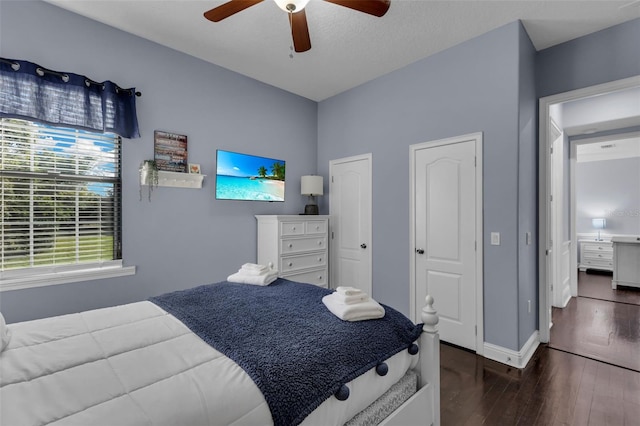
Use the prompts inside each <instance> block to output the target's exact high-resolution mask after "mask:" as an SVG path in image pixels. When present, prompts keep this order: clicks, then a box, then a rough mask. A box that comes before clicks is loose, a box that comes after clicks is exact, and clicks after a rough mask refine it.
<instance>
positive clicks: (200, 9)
mask: <svg viewBox="0 0 640 426" xmlns="http://www.w3.org/2000/svg"><path fill="white" fill-rule="evenodd" d="M45 1H47V2H48V3H51V4H54V5H57V6H60V7H62V8H64V9H68V10H70V11H73V12H75V13H78V14H80V15H84V16H86V17H89V18H92V19H94V20H96V21H99V22H102V23H105V24H108V25H110V26H113V27H115V28H119V29H121V30H124V31H126V32H129V33H132V34H135V35H138V36H140V37H143V38H145V39H148V40H151V41H154V42H157V43H159V44H162V45H165V46H168V47H171V48H173V49H176V50H179V51H182V52H185V53H187V54H189V55H192V56H195V57H197V58H200V59H203V60H205V61H208V62H211V63H214V64H217V65H220V66H222V67H224V68H227V69H230V70H233V71H236V72H238V73H240V74H244V75H246V76H248V77H252V78H254V79H256V80H259V81H262V82H264V83H267V84H270V85H273V86H276V87H279V88H281V89H284V90H287V91H289V92H292V93H295V94H298V95H300V96H304V97H306V98H309V99H312V100H315V101H321V100H323V99H326V98H328V97H331V96H333V95H336V94H338V93H340V92H343V91H345V90H348V89H350V88H352V87H355V86H358V85H360V84H362V83H364V82H366V81H369V80H372V79H374V78H376V77H379V76H381V75H384V74H386V73H388V72H390V71H393V70H396V69H399V68H402V67H404V66H405V65H408V64H410V63H412V62H415V61H417V60H420V59H422V58H425V57H427V56H429V55H432V54H434V53H437V52H439V51H442V50H444V49H446V48H449V47H451V46H454V45H456V44H459V43H461V42H463V41H465V40H469V39H471V38H473V37H476V36H478V35H480V34H483V33H486V32H488V31H490V30H492V29H495V28H498V27H500V26H502V25H504V24H507V23H509V22H513V21H515V20H518V19H520V20H522V22H523V24H524V27H525V29H526V30H527V33H528V34H529V37H530V38H531V40H532V42H533V44H534V46H535V48H536V49H537V50H541V49H544V48H547V47H550V46H554V45H556V44H559V43H562V42H565V41H568V40H571V39H574V38H577V37H581V36H583V35H586V34H589V33H592V32H595V31H599V30H601V29H604V28H607V27H610V26H613V25H616V24H619V23H622V22H625V21H628V20H631V19H634V18H638V17H640V1H638V0H622V1H616V0H587V1H578V0H568V1H567V0H565V1H561V0H540V1H528V0H513V1H509V0H494V1H485V0H468V1H462V0H448V1H433V0H391V7H390V8H389V11H388V12H387V14H386V15H385V16H383V17H382V18H376V17H373V16H370V15H366V14H364V13H360V12H356V11H353V10H351V9H347V8H344V7H341V6H337V5H335V4H331V3H327V2H324V1H322V0H311V2H310V3H309V5H307V8H306V15H307V20H308V24H309V32H310V36H311V45H312V48H311V50H309V51H308V52H304V53H300V54H295V55H294V56H293V58H290V57H289V55H290V53H291V50H290V46H291V39H290V37H291V36H290V30H289V22H288V17H287V14H286V13H284V12H283V11H282V10H280V9H279V8H278V6H277V5H276V4H275V3H274V2H273V1H271V0H265V1H263V2H262V3H260V4H258V5H255V6H252V7H250V8H248V9H246V10H244V11H242V12H239V13H237V14H235V15H233V16H231V17H229V18H227V19H225V20H223V21H221V22H218V23H214V22H210V21H208V20H206V19H205V18H204V17H203V13H204V12H205V11H207V10H209V9H212V8H214V7H216V6H219V5H221V4H223V3H225V1H212V0H164V1H160V0H135V1H131V0H129V1H125V0H45Z"/></svg>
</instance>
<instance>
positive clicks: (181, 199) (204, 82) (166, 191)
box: [0, 1, 317, 322]
mask: <svg viewBox="0 0 640 426" xmlns="http://www.w3.org/2000/svg"><path fill="white" fill-rule="evenodd" d="M0 43H1V44H0V48H1V52H0V55H1V56H3V57H6V58H13V59H24V60H28V61H31V62H35V63H38V64H39V65H42V66H44V67H46V68H50V69H53V70H59V71H68V72H74V73H78V74H84V75H87V76H88V77H90V78H91V79H93V80H97V81H103V80H112V81H114V82H116V83H117V84H118V85H120V86H122V87H136V89H137V90H139V91H141V92H142V97H140V98H138V100H137V108H138V120H139V123H140V133H141V135H142V137H141V138H140V139H133V140H124V141H123V154H122V157H123V176H122V179H123V200H122V201H123V209H122V212H123V257H124V264H125V265H135V266H136V267H137V273H136V275H135V276H130V277H123V278H117V279H102V280H94V281H90V282H78V283H70V284H64V285H55V286H48V287H39V288H33V289H27V290H14V291H5V292H2V293H1V294H0V309H1V310H2V313H3V315H4V316H5V317H6V319H7V321H9V322H16V321H21V320H27V319H33V318H40V317H45V316H51V315H58V314H64V313H69V312H77V311H81V310H86V309H91V308H97V307H103V306H110V305H116V304H122V303H127V302H131V301H137V300H143V299H146V298H147V297H149V296H152V295H157V294H160V293H164V292H167V291H170V290H176V289H182V288H188V287H193V286H196V285H200V284H207V283H211V282H216V281H220V280H223V279H225V278H226V277H227V276H228V275H229V274H231V273H233V272H235V271H236V270H237V268H238V267H239V266H240V265H241V264H242V263H244V262H255V261H256V219H255V218H254V214H297V213H298V212H301V211H302V209H303V208H304V204H305V202H306V199H305V198H304V197H302V196H301V195H300V176H301V175H305V174H313V173H316V172H317V170H316V143H317V127H316V126H317V104H316V103H315V102H313V101H310V100H307V99H304V98H302V97H299V96H295V95H292V94H290V93H288V92H285V91H282V90H280V89H276V88H274V87H272V86H269V85H265V84H263V83H260V82H258V81H256V80H253V79H250V78H247V77H244V76H241V75H240V74H237V73H234V72H232V71H229V70H226V69H224V68H221V67H218V66H215V65H212V64H209V63H206V62H204V61H201V60H199V59H195V58H193V57H191V56H188V55H185V54H182V53H179V52H177V51H175V50H172V49H169V48H166V47H163V46H160V45H158V44H155V43H152V42H150V41H148V40H145V39H142V38H139V37H136V36H134V35H131V34H127V33H125V32H122V31H120V30H117V29H114V28H112V27H108V26H106V25H103V24H100V23H98V22H96V21H93V20H90V19H87V18H84V17H82V16H79V15H76V14H74V13H71V12H68V11H65V10H63V9H60V8H58V7H55V6H52V5H50V4H47V3H44V2H39V1H38V2H36V1H19V2H18V1H8V2H7V1H3V2H0ZM284 60H288V57H286V56H285V59H284ZM154 130H163V131H168V132H172V133H178V134H183V135H187V137H188V153H189V161H190V162H195V163H200V165H201V168H202V173H204V174H205V175H207V177H206V178H205V181H204V186H203V188H202V189H200V190H196V189H182V188H157V189H156V190H154V191H153V194H152V198H151V202H149V201H148V200H147V199H146V198H143V199H142V200H140V199H139V184H138V166H139V164H140V162H141V161H142V160H144V159H148V158H153V131H154ZM216 149H226V150H231V151H238V152H243V153H249V154H255V155H260V156H266V157H270V158H278V159H283V160H286V167H287V178H286V194H285V199H286V201H285V202H284V203H268V202H249V201H222V200H216V199H215V193H214V182H215V154H216Z"/></svg>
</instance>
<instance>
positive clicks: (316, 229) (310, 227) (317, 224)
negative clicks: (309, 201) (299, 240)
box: [305, 220, 327, 235]
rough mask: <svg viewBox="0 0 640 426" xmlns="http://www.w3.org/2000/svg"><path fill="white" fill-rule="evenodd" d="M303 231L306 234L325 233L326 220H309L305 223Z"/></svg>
mask: <svg viewBox="0 0 640 426" xmlns="http://www.w3.org/2000/svg"><path fill="white" fill-rule="evenodd" d="M305 231H306V233H307V235H312V234H326V233H327V221H326V220H309V221H307V222H306V223H305Z"/></svg>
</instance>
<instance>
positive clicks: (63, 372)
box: [0, 278, 440, 426]
mask: <svg viewBox="0 0 640 426" xmlns="http://www.w3.org/2000/svg"><path fill="white" fill-rule="evenodd" d="M329 292H330V290H326V289H323V288H320V287H317V286H313V285H309V284H302V283H296V282H292V281H289V280H286V279H282V278H279V279H278V280H276V281H275V282H273V283H272V284H271V285H269V286H264V287H263V286H255V285H247V284H237V283H229V282H221V283H216V284H210V285H205V286H199V287H196V288H193V289H189V290H183V291H177V292H172V293H167V294H165V295H161V296H158V297H155V298H151V299H150V300H148V301H143V302H137V303H131V304H127V305H122V306H116V307H110V308H104V309H96V310H92V311H86V312H82V313H78V314H70V315H63V316H58V317H52V318H45V319H41V320H35V321H27V322H22V323H15V324H9V325H8V326H6V328H5V332H6V331H8V332H9V333H10V338H9V339H8V344H7V345H6V347H5V348H4V350H3V351H2V353H1V354H0V424H2V425H31V424H33V425H41V424H55V425H67V424H75V425H87V424H91V425H100V424H104V425H131V424H135V425H205V424H211V425H267V424H275V425H297V424H302V425H342V424H347V425H350V426H355V425H363V424H383V425H396V424H398V425H419V424H424V425H431V424H436V425H437V424H439V423H440V418H439V412H440V411H439V404H440V396H439V395H440V394H439V381H440V375H439V374H440V373H439V338H438V333H437V330H436V325H437V322H438V319H437V315H436V313H435V311H434V310H433V307H432V304H433V299H432V298H431V297H430V296H427V300H426V302H427V303H426V305H425V308H424V309H423V313H422V321H423V323H424V324H420V325H415V324H413V323H411V322H410V321H409V320H408V319H407V318H406V317H404V316H403V315H402V314H400V313H398V312H397V311H395V310H393V309H392V308H390V307H388V306H384V307H385V310H386V314H385V317H384V318H382V319H377V320H369V321H357V322H349V321H342V320H340V319H339V318H337V317H336V316H334V315H333V314H331V313H330V312H329V311H328V310H327V309H326V307H325V306H324V305H323V304H322V302H321V299H322V297H324V296H325V295H327V294H328V293H329Z"/></svg>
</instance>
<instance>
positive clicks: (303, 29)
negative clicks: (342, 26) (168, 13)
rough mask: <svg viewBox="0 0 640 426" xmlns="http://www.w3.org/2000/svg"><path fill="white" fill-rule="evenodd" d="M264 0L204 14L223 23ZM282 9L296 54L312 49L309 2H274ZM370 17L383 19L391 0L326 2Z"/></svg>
mask: <svg viewBox="0 0 640 426" xmlns="http://www.w3.org/2000/svg"><path fill="white" fill-rule="evenodd" d="M262 1H263V0H231V1H228V2H227V3H224V4H222V5H220V6H218V7H215V8H213V9H211V10H209V11H207V12H205V13H204V17H205V18H207V19H208V20H210V21H213V22H219V21H222V20H223V19H225V18H228V17H229V16H231V15H233V14H236V13H238V12H241V11H243V10H245V9H247V8H249V7H251V6H254V5H256V4H258V3H260V2H262ZM274 1H275V2H276V4H277V5H278V6H279V7H280V9H282V10H284V11H285V12H287V13H288V14H289V24H290V25H291V36H292V38H293V47H294V49H295V51H296V52H306V51H307V50H309V49H311V39H310V37H309V27H308V26H307V15H306V14H305V11H304V7H305V6H306V5H307V3H308V2H309V0H274ZM324 1H326V2H329V3H334V4H337V5H340V6H344V7H347V8H349V9H353V10H357V11H359V12H364V13H368V14H369V15H373V16H377V17H381V16H383V15H384V14H385V13H387V10H389V5H390V3H391V1H390V0H324Z"/></svg>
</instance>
